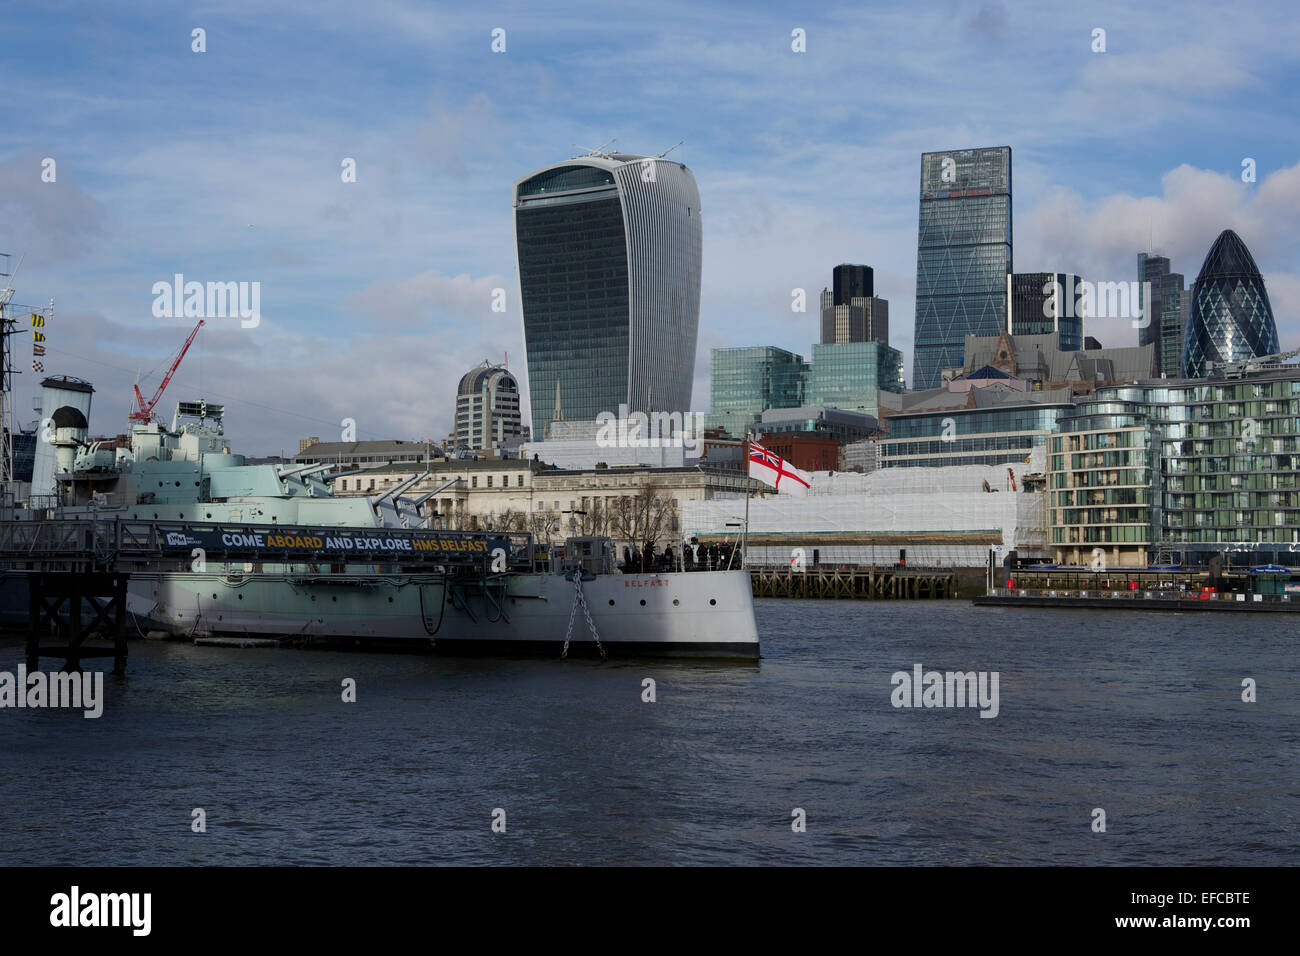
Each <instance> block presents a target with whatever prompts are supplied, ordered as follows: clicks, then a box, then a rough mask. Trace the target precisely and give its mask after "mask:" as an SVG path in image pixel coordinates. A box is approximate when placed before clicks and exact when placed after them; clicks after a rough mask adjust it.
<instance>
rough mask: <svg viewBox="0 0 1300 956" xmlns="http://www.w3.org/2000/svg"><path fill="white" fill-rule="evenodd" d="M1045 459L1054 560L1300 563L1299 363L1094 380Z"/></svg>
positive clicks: (1239, 563) (1064, 419)
mask: <svg viewBox="0 0 1300 956" xmlns="http://www.w3.org/2000/svg"><path fill="white" fill-rule="evenodd" d="M1048 462H1049V469H1050V475H1049V485H1048V489H1049V491H1048V493H1049V495H1050V498H1049V501H1048V508H1049V522H1050V524H1051V534H1052V547H1053V549H1054V550H1055V551H1056V559H1057V561H1058V563H1066V564H1079V563H1082V564H1088V563H1090V560H1091V557H1092V552H1091V548H1092V547H1093V546H1101V547H1103V549H1104V551H1105V554H1106V557H1107V559H1108V561H1112V562H1113V563H1120V564H1146V563H1148V562H1149V561H1150V562H1161V563H1163V562H1166V561H1171V562H1180V563H1184V564H1187V565H1190V566H1203V565H1205V564H1207V563H1208V561H1209V559H1210V557H1212V556H1214V555H1217V554H1222V555H1224V556H1225V561H1227V562H1228V563H1229V564H1234V565H1241V564H1246V565H1250V564H1265V563H1270V562H1271V563H1276V564H1279V565H1284V566H1297V565H1300V469H1298V468H1297V466H1300V366H1272V367H1267V366H1266V367H1263V368H1259V369H1256V370H1252V371H1249V372H1247V373H1245V374H1243V375H1242V376H1241V377H1237V378H1215V379H1201V380H1187V379H1180V380H1173V381H1168V382H1164V381H1161V382H1145V383H1141V384H1139V385H1133V386H1116V387H1111V388H1103V389H1099V390H1098V392H1097V393H1096V395H1095V396H1093V397H1091V398H1090V399H1088V400H1086V401H1080V402H1079V404H1078V406H1077V409H1076V411H1075V413H1074V414H1073V415H1071V416H1069V417H1068V418H1062V421H1061V433H1060V434H1059V435H1053V436H1052V439H1051V448H1050V454H1049V459H1048Z"/></svg>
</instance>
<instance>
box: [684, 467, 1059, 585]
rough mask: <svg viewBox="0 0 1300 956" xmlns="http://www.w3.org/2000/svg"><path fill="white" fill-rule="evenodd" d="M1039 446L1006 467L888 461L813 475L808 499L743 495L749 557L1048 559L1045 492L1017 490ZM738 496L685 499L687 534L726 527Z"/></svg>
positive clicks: (939, 561)
mask: <svg viewBox="0 0 1300 956" xmlns="http://www.w3.org/2000/svg"><path fill="white" fill-rule="evenodd" d="M1044 464H1045V461H1044V452H1043V450H1042V449H1036V450H1035V455H1034V456H1031V459H1030V462H1029V463H1028V464H1026V465H1021V466H1017V467H1015V468H1013V473H1012V474H1009V473H1008V469H1007V468H1006V467H1005V466H991V465H959V466H954V467H950V468H888V469H884V470H881V471H875V472H871V473H869V474H865V475H862V474H849V473H836V474H830V473H826V472H818V473H816V474H815V475H814V478H813V485H812V489H811V492H810V494H809V495H808V497H806V498H797V497H793V496H790V495H779V494H765V495H761V496H756V497H755V498H753V499H752V501H751V502H750V509H749V531H748V548H747V551H748V554H747V555H746V563H747V564H748V565H750V566H751V567H753V566H783V565H790V564H791V563H792V562H794V563H796V564H798V563H800V562H802V563H804V564H805V565H807V566H809V567H811V566H814V565H865V566H876V567H892V566H894V565H896V564H898V562H899V558H900V551H905V552H906V562H905V563H906V565H907V566H908V567H937V568H983V567H986V566H987V565H988V561H989V552H990V549H992V548H995V547H1000V548H1001V549H1002V553H1003V554H1006V553H1009V552H1010V551H1013V550H1014V551H1016V552H1017V554H1018V556H1019V557H1021V558H1029V559H1038V558H1045V557H1046V556H1047V551H1046V547H1047V504H1046V499H1047V495H1046V492H1043V491H1032V492H1026V491H1024V490H1017V491H1012V490H1011V487H1012V483H1013V481H1014V482H1015V484H1016V487H1017V488H1019V489H1023V488H1024V481H1023V480H1022V479H1023V478H1024V477H1025V476H1033V475H1041V474H1042V473H1043V471H1044V467H1043V466H1044ZM736 504H737V503H736V502H734V501H725V500H717V499H711V500H706V501H688V502H685V503H684V507H683V527H684V530H685V532H686V536H687V537H688V538H690V537H692V536H695V537H715V536H718V535H724V534H727V533H729V532H731V533H733V534H734V531H732V530H731V529H730V528H729V527H728V526H729V524H732V523H734V521H735V515H736Z"/></svg>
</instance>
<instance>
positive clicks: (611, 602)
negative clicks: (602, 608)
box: [609, 598, 614, 607]
mask: <svg viewBox="0 0 1300 956" xmlns="http://www.w3.org/2000/svg"><path fill="white" fill-rule="evenodd" d="M609 606H610V607H613V606H614V599H613V598H610V599H609Z"/></svg>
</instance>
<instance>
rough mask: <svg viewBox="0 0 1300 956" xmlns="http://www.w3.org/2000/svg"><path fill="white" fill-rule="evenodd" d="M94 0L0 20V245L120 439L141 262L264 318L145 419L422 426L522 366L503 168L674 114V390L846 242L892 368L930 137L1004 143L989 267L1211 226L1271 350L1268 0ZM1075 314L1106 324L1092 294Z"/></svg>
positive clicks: (1281, 133)
mask: <svg viewBox="0 0 1300 956" xmlns="http://www.w3.org/2000/svg"><path fill="white" fill-rule="evenodd" d="M126 6H127V5H121V4H96V3H90V2H83V3H60V2H57V0H53V2H46V3H44V4H42V5H40V6H39V7H38V8H32V9H17V10H15V9H13V8H10V9H9V10H8V11H7V12H6V14H5V17H4V21H3V27H2V28H0V29H3V35H4V41H5V49H6V55H5V57H4V58H3V59H0V81H2V83H3V89H5V91H6V93H7V96H6V97H5V100H6V111H5V112H6V118H7V123H6V133H7V135H6V136H5V137H4V139H3V141H0V252H8V253H12V254H14V258H13V259H12V260H10V263H11V265H13V264H16V262H17V254H19V253H23V252H26V255H27V258H26V261H25V263H24V264H23V267H22V272H21V273H20V275H19V276H18V279H17V282H16V288H17V294H16V296H15V299H16V301H18V302H24V303H44V302H46V301H47V300H48V299H50V298H51V297H53V298H54V300H55V305H56V310H57V315H56V318H55V320H54V322H53V323H51V326H50V327H49V328H48V329H47V339H48V351H47V355H46V371H47V372H53V373H67V374H72V375H78V376H81V377H83V378H87V379H90V380H91V381H93V382H94V383H95V385H96V388H97V394H96V398H95V406H94V412H93V415H92V422H91V424H92V428H93V429H94V430H95V431H97V432H104V433H115V432H117V431H121V430H123V427H124V425H123V424H122V423H123V422H124V421H125V416H126V413H127V411H128V409H129V399H130V386H131V383H132V382H133V381H134V380H135V377H136V375H137V373H145V374H146V375H147V374H148V373H150V372H151V371H152V370H154V369H155V368H157V367H158V366H159V364H160V363H162V361H163V360H164V359H165V358H166V357H167V356H168V355H169V353H171V352H173V351H174V350H175V349H176V348H177V347H178V346H179V345H180V343H181V342H182V341H183V340H184V338H185V336H186V335H187V334H188V331H189V328H190V326H191V325H192V322H191V321H187V320H184V319H159V318H155V317H154V315H153V314H152V304H153V299H154V296H153V294H152V291H151V290H152V287H153V284H154V283H155V282H158V281H166V280H170V279H171V277H172V276H173V274H174V273H177V272H180V273H183V274H184V275H185V276H186V278H187V279H193V280H199V281H250V282H251V281H257V282H260V283H261V312H262V319H261V323H260V324H259V325H258V326H257V327H256V328H243V327H241V324H240V322H239V321H238V320H235V319H231V320H214V321H210V322H209V323H208V325H207V326H206V327H205V328H204V330H203V332H201V333H200V336H199V339H198V341H197V342H196V345H195V349H194V350H193V351H192V352H191V353H190V356H189V357H187V359H186V361H185V363H184V364H183V365H182V366H181V370H180V372H179V373H178V374H177V378H176V379H175V381H174V382H173V384H172V385H171V388H170V390H169V392H168V395H167V397H166V398H165V399H164V401H163V403H162V405H163V406H165V408H166V411H167V413H168V414H169V413H170V410H171V407H172V405H173V403H174V402H175V401H176V400H177V399H180V398H186V397H191V396H196V395H199V394H202V395H204V396H205V397H208V398H209V399H211V400H214V401H224V402H226V403H227V406H228V412H227V420H228V430H229V431H230V433H231V434H232V436H233V437H234V439H235V443H236V449H235V450H237V451H244V452H246V453H250V454H251V453H259V454H265V453H276V452H279V451H285V452H287V453H290V454H292V453H294V452H295V451H296V448H297V439H298V438H300V437H305V436H307V435H319V436H321V437H322V438H325V439H327V440H328V439H336V438H338V437H339V435H338V433H339V430H340V426H339V422H340V421H341V420H342V419H343V418H352V419H355V420H356V422H357V433H358V437H360V438H387V437H403V438H415V439H421V438H425V437H433V438H441V437H443V436H445V435H446V433H447V430H448V428H449V427H450V424H451V414H452V406H453V402H454V390H455V383H456V380H457V379H458V378H459V376H460V375H461V374H462V373H463V372H464V371H466V370H467V369H469V368H470V367H471V366H473V365H474V364H476V363H478V362H479V361H481V360H482V359H484V358H492V359H494V360H499V359H501V358H502V357H503V356H504V355H505V354H506V353H509V360H510V366H511V368H512V369H514V370H516V371H517V372H520V373H522V372H523V369H524V363H523V351H522V334H521V330H520V316H519V311H518V302H517V292H516V288H517V287H516V278H515V265H514V250H513V247H512V233H511V208H510V184H511V182H512V181H513V180H514V179H516V178H517V177H519V176H520V175H522V174H523V173H526V172H528V171H530V170H532V169H535V168H537V167H540V166H542V165H545V164H547V163H550V162H554V161H556V160H559V159H563V158H565V157H567V156H571V155H573V154H574V153H575V151H576V150H575V147H576V146H585V147H594V146H598V145H601V144H603V143H605V142H607V141H609V140H610V139H616V140H617V148H618V149H621V150H625V151H628V152H648V153H657V152H660V151H662V150H664V149H667V148H668V147H670V146H672V145H673V144H675V143H677V142H678V141H680V140H684V141H685V145H684V146H682V147H680V148H679V149H678V150H676V151H675V152H674V153H673V155H674V157H675V158H679V159H681V160H682V161H684V162H685V163H686V164H687V165H689V166H690V167H691V169H692V170H693V171H694V173H695V176H696V179H697V182H698V184H699V187H700V193H701V200H702V204H703V216H704V219H703V222H704V281H703V296H702V305H701V317H700V348H699V355H698V359H697V364H696V376H695V383H696V384H695V397H694V407H695V409H697V410H707V409H708V404H709V397H708V359H709V351H708V350H709V349H710V348H711V347H719V346H733V345H759V344H772V345H779V346H783V347H785V348H789V349H792V350H794V351H798V352H801V353H803V354H805V355H807V354H808V353H809V352H810V346H811V343H812V342H813V341H815V339H816V336H817V331H818V330H817V317H816V315H815V312H814V311H810V312H808V313H805V314H795V313H792V312H791V310H790V301H791V290H792V289H794V288H804V289H807V290H808V293H809V295H808V299H809V302H810V303H815V302H816V295H817V293H818V292H819V291H820V290H821V289H822V287H823V286H825V285H826V284H828V282H829V279H830V270H831V268H832V267H833V266H834V265H835V264H836V263H839V262H844V261H849V262H866V263H868V264H870V265H872V266H873V267H874V268H875V270H876V286H877V290H878V294H879V295H882V296H884V297H885V298H887V299H889V300H890V316H891V342H892V344H893V345H895V346H896V347H898V348H900V349H902V350H903V352H904V357H905V364H906V367H907V369H908V371H909V375H910V369H911V342H912V314H913V297H914V294H915V267H916V226H917V189H918V177H919V167H920V154H921V153H922V152H923V151H930V150H942V149H955V148H962V147H970V146H993V145H1010V146H1011V147H1012V150H1013V181H1014V240H1015V248H1014V259H1015V266H1016V268H1017V269H1018V270H1020V271H1072V272H1077V273H1079V274H1081V275H1083V276H1084V277H1085V278H1090V279H1093V280H1107V281H1115V280H1121V279H1122V280H1129V279H1133V278H1134V277H1135V272H1136V265H1135V257H1136V254H1137V253H1138V252H1139V251H1143V250H1147V249H1154V250H1157V251H1160V252H1162V253H1164V254H1166V255H1169V256H1170V257H1171V258H1172V259H1173V263H1174V268H1175V269H1176V270H1178V271H1181V272H1183V273H1185V274H1186V275H1187V277H1188V281H1189V283H1190V281H1191V280H1192V279H1193V278H1194V277H1195V274H1196V272H1197V271H1198V270H1199V268H1200V265H1201V261H1202V259H1203V258H1204V255H1205V253H1206V251H1208V249H1209V246H1210V244H1211V242H1212V241H1213V239H1214V237H1215V236H1216V235H1217V234H1218V232H1219V231H1220V230H1221V229H1224V228H1234V229H1236V230H1237V231H1238V232H1239V233H1240V234H1241V235H1242V237H1243V239H1245V241H1246V243H1247V245H1248V246H1249V247H1250V249H1251V250H1252V252H1253V253H1254V255H1255V258H1256V260H1257V261H1258V263H1259V265H1260V268H1261V270H1262V271H1263V273H1264V277H1265V281H1266V283H1267V287H1268V291H1269V294H1270V297H1271V300H1272V304H1273V308H1274V312H1275V313H1276V315H1277V318H1278V325H1279V331H1280V333H1281V338H1282V344H1283V347H1284V348H1289V347H1295V346H1297V345H1300V323H1298V322H1297V315H1296V310H1297V306H1298V305H1300V265H1297V253H1298V252H1300V119H1297V115H1296V109H1295V106H1296V102H1297V94H1296V89H1297V85H1298V84H1297V81H1298V80H1300V54H1297V43H1296V40H1297V34H1298V33H1300V30H1297V28H1296V26H1295V24H1294V22H1293V17H1292V14H1291V10H1290V9H1289V7H1288V5H1287V4H1285V3H1260V4H1250V3H1245V4H1238V5H1236V6H1227V5H1223V4H1199V3H1197V4H1181V3H1172V4H1159V3H1148V4H1142V5H1133V4H1129V3H1076V4H1068V5H1050V6H1048V5H1043V4H1035V3H1015V2H996V0H991V2H969V3H967V2H955V0H954V2H940V3H934V4H916V3H898V4H888V3H885V4H877V3H871V4H866V5H863V4H844V5H827V6H825V7H822V8H820V9H819V10H816V11H809V10H808V9H807V8H806V7H804V5H802V4H788V5H783V4H761V3H744V4H719V3H713V4H709V5H707V6H706V5H701V4H698V3H677V2H656V3H653V4H617V5H611V4H606V3H589V4H588V3H573V2H570V3H560V4H553V5H549V6H543V5H540V4H535V3H521V4H492V3H483V4H477V5H474V6H472V7H471V8H469V9H468V10H465V9H463V8H458V7H451V6H444V5H440V4H432V3H418V2H399V0H375V2H369V3H353V2H347V3H339V2H333V0H298V2H285V3H274V4H251V3H223V2H214V3H201V4H192V5H186V4H183V3H150V2H141V3H134V4H131V5H129V8H128V9H123V8H124V7H126ZM195 28H202V29H203V30H205V31H206V47H207V50H206V52H204V53H195V52H193V51H192V50H191V44H192V39H191V31H192V30H193V29H195ZM494 28H501V29H504V30H505V31H506V52H505V53H493V52H492V51H491V49H490V45H491V32H492V30H493V29H494ZM795 28H800V29H803V30H804V31H805V32H806V36H807V52H805V53H794V52H792V50H791V31H792V30H794V29H795ZM1095 28H1102V29H1104V30H1105V31H1106V47H1107V49H1106V52H1105V53H1094V52H1092V49H1091V46H1092V32H1093V30H1094V29H1095ZM46 157H49V158H53V159H54V160H55V161H56V163H57V167H56V169H57V179H56V181H55V182H53V183H47V182H42V181H41V164H42V160H43V159H45V158H46ZM345 157H350V158H353V159H355V160H356V164H357V181H356V182H355V183H344V182H342V181H341V177H340V164H341V162H342V161H343V159H344V158H345ZM1246 157H1249V158H1252V159H1254V160H1255V163H1256V167H1257V182H1255V183H1253V184H1247V183H1243V182H1242V181H1241V163H1242V160H1243V159H1244V158H1246ZM498 287H501V288H505V289H506V290H507V293H508V294H507V310H506V312H505V313H498V312H493V311H492V310H491V300H492V290H493V289H495V288H498ZM1089 332H1090V334H1094V335H1096V336H1097V337H1098V338H1100V339H1101V340H1102V342H1103V343H1104V344H1107V345H1126V344H1135V343H1136V332H1135V331H1134V330H1133V329H1132V328H1131V327H1129V325H1128V323H1127V322H1126V321H1122V320H1121V321H1116V322H1114V323H1113V324H1112V325H1107V324H1106V323H1105V322H1104V321H1103V322H1099V323H1098V325H1096V326H1094V327H1091V328H1090V329H1089ZM29 347H30V346H29V345H28V343H26V341H23V342H22V343H21V344H20V345H19V351H18V366H19V368H20V369H25V370H26V374H24V375H22V376H19V377H18V380H17V381H18V384H17V389H18V400H19V408H20V409H23V410H25V409H27V408H29V407H30V398H29V397H28V396H29V395H30V394H31V393H32V392H33V391H34V385H35V382H34V379H35V376H34V375H32V374H31V372H30V362H29V356H28V354H27V352H26V350H27V349H28V348H29ZM157 380H158V379H157V377H156V376H155V377H153V378H147V379H146V383H145V384H146V385H147V387H146V389H145V391H146V394H147V393H148V392H149V391H151V390H152V387H153V386H154V385H156V383H157ZM23 417H26V416H23Z"/></svg>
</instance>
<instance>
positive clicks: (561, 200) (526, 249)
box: [514, 153, 702, 438]
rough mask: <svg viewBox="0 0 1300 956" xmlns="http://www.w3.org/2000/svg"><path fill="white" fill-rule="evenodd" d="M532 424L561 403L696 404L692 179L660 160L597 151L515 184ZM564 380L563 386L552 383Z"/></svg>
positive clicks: (697, 230) (571, 407) (590, 409)
mask: <svg viewBox="0 0 1300 956" xmlns="http://www.w3.org/2000/svg"><path fill="white" fill-rule="evenodd" d="M514 208H515V217H514V222H515V248H516V253H517V256H518V262H519V287H520V296H521V303H522V310H523V322H524V350H525V357H526V364H527V369H528V385H529V405H530V411H531V413H532V430H533V434H534V435H535V436H537V437H538V438H543V437H545V433H546V426H547V424H548V423H549V422H550V421H551V420H552V418H553V417H554V412H555V405H556V391H557V388H558V391H559V405H560V412H561V414H562V416H563V417H564V419H566V420H569V421H592V420H595V418H596V417H597V416H598V415H599V414H600V413H601V412H610V413H617V412H618V411H619V406H620V405H622V404H626V405H627V406H628V408H629V409H630V410H632V411H638V410H640V411H650V410H656V411H680V412H685V411H687V410H689V409H690V407H691V386H692V383H693V376H694V371H695V346H696V338H697V333H698V329H699V315H700V256H701V242H702V230H701V225H700V196H699V191H698V189H697V188H696V185H695V178H694V176H692V175H691V172H690V170H689V169H687V168H686V167H685V166H683V165H682V164H681V163H676V162H670V161H669V160H666V159H663V158H660V157H648V156H632V155H627V154H623V153H610V154H606V153H598V154H593V155H589V156H582V157H579V158H576V159H571V160H566V161H564V162H561V163H555V164H553V165H551V166H547V167H545V168H544V169H541V170H538V171H536V172H534V173H530V174H529V175H527V176H525V177H523V178H522V179H519V180H517V181H516V182H515V184H514ZM557 383H558V384H557Z"/></svg>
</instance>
